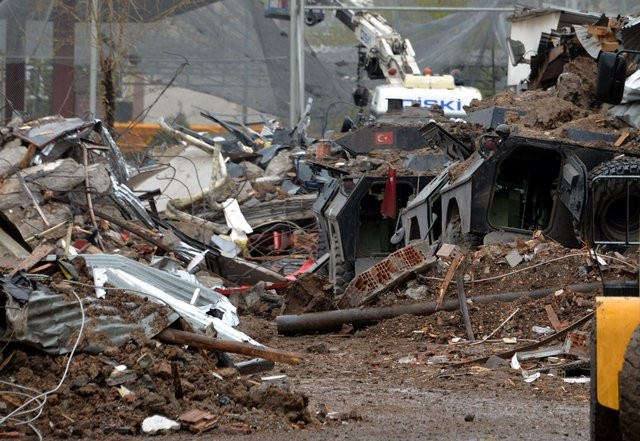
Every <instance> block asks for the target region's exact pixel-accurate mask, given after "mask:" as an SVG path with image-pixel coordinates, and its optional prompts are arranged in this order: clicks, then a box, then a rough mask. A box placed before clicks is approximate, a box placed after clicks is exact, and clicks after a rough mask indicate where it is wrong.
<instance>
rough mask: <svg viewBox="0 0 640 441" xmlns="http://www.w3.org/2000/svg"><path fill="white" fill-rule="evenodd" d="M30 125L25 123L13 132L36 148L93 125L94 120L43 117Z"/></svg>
mask: <svg viewBox="0 0 640 441" xmlns="http://www.w3.org/2000/svg"><path fill="white" fill-rule="evenodd" d="M31 124H32V125H26V126H23V127H19V128H17V129H15V130H14V134H15V135H16V136H17V137H18V138H20V139H23V140H25V141H27V142H28V143H31V144H34V145H35V146H37V147H38V148H43V147H44V146H46V145H47V144H49V143H51V142H53V141H56V140H58V139H61V138H64V137H66V136H67V135H69V134H71V133H74V132H78V131H81V130H85V129H87V128H90V127H93V126H94V125H95V121H85V120H82V119H80V118H66V119H65V118H61V117H54V118H43V119H41V120H37V121H33V122H32V123H31Z"/></svg>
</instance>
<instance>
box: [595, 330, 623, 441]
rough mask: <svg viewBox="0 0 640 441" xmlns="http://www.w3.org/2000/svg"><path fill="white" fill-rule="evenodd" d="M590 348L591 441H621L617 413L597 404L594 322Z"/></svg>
mask: <svg viewBox="0 0 640 441" xmlns="http://www.w3.org/2000/svg"><path fill="white" fill-rule="evenodd" d="M589 346H590V358H591V360H590V364H591V366H590V367H591V381H590V382H589V385H590V391H589V392H590V393H589V398H590V400H589V402H590V409H589V423H590V424H591V441H621V440H622V437H621V435H620V420H619V418H618V412H617V411H616V410H613V409H609V408H608V407H605V406H602V405H601V404H600V403H598V375H597V372H598V359H597V352H596V351H597V346H596V320H595V319H593V321H592V329H591V338H590V339H589Z"/></svg>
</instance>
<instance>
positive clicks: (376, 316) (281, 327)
mask: <svg viewBox="0 0 640 441" xmlns="http://www.w3.org/2000/svg"><path fill="white" fill-rule="evenodd" d="M601 286H602V283H600V282H595V283H586V284H577V285H570V286H567V288H568V289H571V290H572V291H578V292H589V291H594V290H596V289H598V288H599V287H601ZM558 289H559V288H546V289H537V290H534V291H520V292H507V293H501V294H488V295H483V296H475V297H471V300H472V301H473V302H474V303H481V304H482V303H492V302H511V301H514V300H517V299H519V298H522V297H531V298H532V299H539V298H542V297H546V296H548V295H550V294H553V293H554V292H556V291H557V290H558ZM459 308H460V303H459V301H458V299H450V300H446V301H444V302H442V304H441V305H440V307H438V306H437V305H436V302H426V303H416V304H412V305H398V306H387V307H384V308H351V309H339V310H335V311H325V312H313V313H309V314H300V315H281V316H279V317H277V318H276V324H277V327H278V334H283V335H294V334H310V333H316V332H331V331H333V330H336V329H340V327H341V326H342V325H343V324H346V323H350V324H352V325H354V326H368V325H372V324H375V323H377V322H379V321H381V320H385V319H389V318H393V317H398V316H400V315H404V314H411V315H430V314H433V313H435V312H437V311H454V310H457V309H459Z"/></svg>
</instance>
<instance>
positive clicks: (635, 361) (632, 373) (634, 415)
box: [619, 326, 640, 441]
mask: <svg viewBox="0 0 640 441" xmlns="http://www.w3.org/2000/svg"><path fill="white" fill-rule="evenodd" d="M619 390H620V431H621V432H622V439H623V440H624V441H632V440H637V439H638V437H640V326H638V327H637V328H636V330H635V331H634V332H633V334H631V339H630V340H629V344H628V345H627V350H626V352H625V354H624V363H623V364H622V371H621V372H620V387H619Z"/></svg>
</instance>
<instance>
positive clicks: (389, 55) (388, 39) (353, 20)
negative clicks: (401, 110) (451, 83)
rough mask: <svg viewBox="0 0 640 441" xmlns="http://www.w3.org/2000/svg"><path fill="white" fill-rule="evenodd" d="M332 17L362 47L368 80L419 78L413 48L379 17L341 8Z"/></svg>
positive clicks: (389, 80) (390, 80) (391, 81)
mask: <svg viewBox="0 0 640 441" xmlns="http://www.w3.org/2000/svg"><path fill="white" fill-rule="evenodd" d="M336 17H337V18H338V19H339V20H340V21H342V23H344V24H345V25H346V26H347V27H348V28H349V29H351V30H352V31H353V32H354V34H355V36H356V38H357V39H358V41H359V42H360V43H361V44H362V45H363V46H364V48H365V55H364V60H363V64H364V67H365V69H366V71H367V74H368V75H369V78H372V79H379V78H385V79H386V80H387V81H388V82H389V83H391V84H402V83H403V82H404V79H405V77H406V76H407V75H420V74H421V72H420V68H419V67H418V64H417V62H416V60H415V52H414V51H413V46H411V42H410V41H409V40H408V39H405V38H402V36H401V35H400V34H399V33H398V32H397V31H395V30H394V29H393V28H392V27H391V26H390V25H389V24H388V23H387V21H386V20H385V19H384V17H382V16H381V15H379V14H374V13H370V12H363V11H358V12H354V11H352V10H350V9H342V10H337V11H336Z"/></svg>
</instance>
